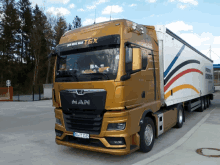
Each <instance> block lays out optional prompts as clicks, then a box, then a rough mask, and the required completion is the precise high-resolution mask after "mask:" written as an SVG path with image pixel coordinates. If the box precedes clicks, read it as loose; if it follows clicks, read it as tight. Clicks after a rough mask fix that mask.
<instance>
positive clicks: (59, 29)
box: [54, 16, 67, 45]
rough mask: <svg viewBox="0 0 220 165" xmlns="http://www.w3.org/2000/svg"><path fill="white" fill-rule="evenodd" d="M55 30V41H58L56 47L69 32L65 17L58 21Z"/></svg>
mask: <svg viewBox="0 0 220 165" xmlns="http://www.w3.org/2000/svg"><path fill="white" fill-rule="evenodd" d="M54 30H55V41H56V45H58V44H59V42H60V38H61V37H62V35H63V34H64V33H65V32H66V30H67V25H66V21H65V19H64V17H61V16H60V17H59V18H58V20H57V23H56V25H55V27H54Z"/></svg>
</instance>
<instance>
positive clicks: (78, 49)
mask: <svg viewBox="0 0 220 165" xmlns="http://www.w3.org/2000/svg"><path fill="white" fill-rule="evenodd" d="M50 56H56V60H55V66H54V79H53V106H54V107H55V110H54V111H55V118H56V124H55V132H56V138H55V139H56V143H57V144H59V145H65V146H69V147H75V148H81V149H87V150H92V151H99V152H105V153H110V154H115V155H125V154H128V153H131V152H133V151H136V150H138V149H140V150H141V151H143V152H149V151H150V150H151V149H152V147H153V145H154V139H155V138H157V137H158V136H160V135H161V134H162V133H164V132H165V131H167V130H169V129H170V128H172V127H177V128H180V127H182V125H183V122H184V120H185V116H184V111H189V112H191V111H194V110H197V111H203V110H204V109H205V108H207V107H208V106H209V105H210V100H212V99H213V94H212V93H213V92H214V82H213V64H212V62H213V61H212V60H211V59H209V58H208V57H206V56H205V55H203V54H202V53H201V52H199V51H198V50H196V49H195V48H194V47H192V46H191V45H189V44H188V43H187V42H185V41H184V40H183V39H181V38H180V37H178V36H177V35H175V34H174V33H173V32H171V31H170V30H169V29H167V28H165V26H147V25H139V24H136V23H134V22H132V21H129V20H125V19H120V20H114V21H109V22H104V23H99V24H94V25H91V26H86V27H81V28H78V29H75V30H71V31H68V32H66V33H65V34H64V35H63V36H62V37H61V39H60V43H59V45H57V47H56V49H55V51H53V52H52V53H51V54H50V55H49V57H50Z"/></svg>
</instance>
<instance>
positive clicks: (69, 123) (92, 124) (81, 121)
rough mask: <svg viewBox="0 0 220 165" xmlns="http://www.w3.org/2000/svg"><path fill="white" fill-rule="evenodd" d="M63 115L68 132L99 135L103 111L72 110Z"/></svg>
mask: <svg viewBox="0 0 220 165" xmlns="http://www.w3.org/2000/svg"><path fill="white" fill-rule="evenodd" d="M69 112H72V113H63V117H64V123H65V127H66V130H67V131H71V132H80V133H88V134H95V135H98V134H99V133H100V131H101V127H102V119H103V111H101V112H100V111H98V112H97V111H95V110H71V109H69Z"/></svg>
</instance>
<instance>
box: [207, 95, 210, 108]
mask: <svg viewBox="0 0 220 165" xmlns="http://www.w3.org/2000/svg"><path fill="white" fill-rule="evenodd" d="M206 102H207V103H206V105H207V108H208V107H209V103H210V102H209V97H207V98H206Z"/></svg>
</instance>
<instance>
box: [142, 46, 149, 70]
mask: <svg viewBox="0 0 220 165" xmlns="http://www.w3.org/2000/svg"><path fill="white" fill-rule="evenodd" d="M149 52H150V51H149V50H147V49H144V48H141V56H142V69H143V70H145V69H146V67H147V64H148V59H147V57H148V53H149Z"/></svg>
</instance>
